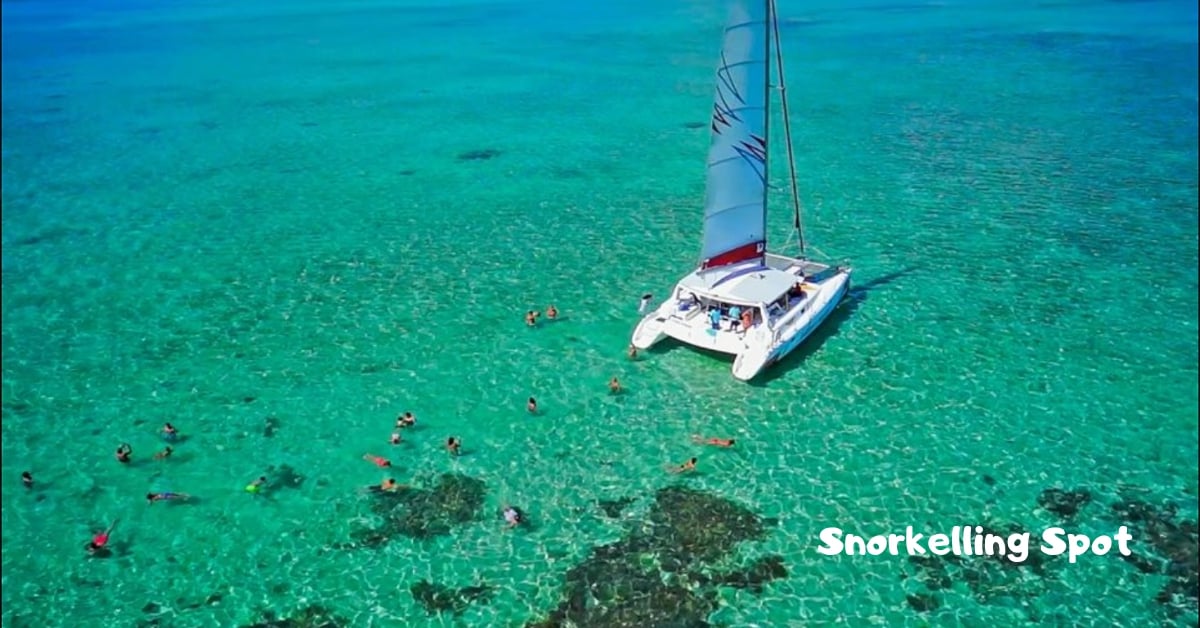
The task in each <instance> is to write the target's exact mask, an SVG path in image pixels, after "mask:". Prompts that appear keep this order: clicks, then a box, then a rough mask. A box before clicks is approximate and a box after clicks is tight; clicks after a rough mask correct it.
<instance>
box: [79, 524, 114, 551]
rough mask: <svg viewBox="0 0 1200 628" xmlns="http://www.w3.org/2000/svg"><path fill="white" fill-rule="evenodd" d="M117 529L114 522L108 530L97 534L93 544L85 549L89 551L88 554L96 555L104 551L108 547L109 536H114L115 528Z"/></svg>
mask: <svg viewBox="0 0 1200 628" xmlns="http://www.w3.org/2000/svg"><path fill="white" fill-rule="evenodd" d="M115 527H117V522H116V521H114V522H112V525H110V526H108V529H107V530H105V531H103V532H99V533H97V534H96V536H93V537H92V540H91V542H89V543H88V544H87V545H85V546H84V549H86V550H87V553H89V554H93V555H94V554H96V553H97V552H99V551H100V550H102V549H104V546H105V545H108V536H109V535H110V534H112V531H113V528H115Z"/></svg>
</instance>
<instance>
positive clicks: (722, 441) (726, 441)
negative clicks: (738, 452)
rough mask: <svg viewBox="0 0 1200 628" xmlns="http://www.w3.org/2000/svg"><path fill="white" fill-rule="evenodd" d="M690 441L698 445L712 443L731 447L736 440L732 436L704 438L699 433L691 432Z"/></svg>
mask: <svg viewBox="0 0 1200 628" xmlns="http://www.w3.org/2000/svg"><path fill="white" fill-rule="evenodd" d="M692 442H693V443H696V444H699V445H713V446H714V447H733V444H734V443H735V442H737V441H736V440H734V439H732V438H704V437H703V436H701V435H699V434H692Z"/></svg>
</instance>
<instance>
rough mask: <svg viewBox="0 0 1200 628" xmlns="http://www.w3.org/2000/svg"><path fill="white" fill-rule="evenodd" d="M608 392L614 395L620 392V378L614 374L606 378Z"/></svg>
mask: <svg viewBox="0 0 1200 628" xmlns="http://www.w3.org/2000/svg"><path fill="white" fill-rule="evenodd" d="M608 392H610V393H612V394H614V395H615V394H617V393H619V392H621V380H619V379H617V378H616V376H615V375H614V376H613V378H612V379H610V380H608Z"/></svg>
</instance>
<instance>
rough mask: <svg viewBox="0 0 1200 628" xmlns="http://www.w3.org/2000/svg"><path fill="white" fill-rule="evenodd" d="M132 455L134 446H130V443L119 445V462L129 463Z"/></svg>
mask: <svg viewBox="0 0 1200 628" xmlns="http://www.w3.org/2000/svg"><path fill="white" fill-rule="evenodd" d="M132 455H133V447H130V446H129V443H121V446H120V447H117V462H120V463H128V462H129V460H130V456H132Z"/></svg>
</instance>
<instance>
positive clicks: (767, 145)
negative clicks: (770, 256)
mask: <svg viewBox="0 0 1200 628" xmlns="http://www.w3.org/2000/svg"><path fill="white" fill-rule="evenodd" d="M763 2H764V3H765V4H766V5H767V7H766V16H765V17H766V23H765V24H763V31H765V34H766V37H763V46H764V47H765V49H764V50H763V133H762V136H763V148H764V150H763V169H762V175H763V176H762V178H763V199H762V200H763V207H762V213H763V224H764V225H766V224H767V206H768V205H769V204H770V203H768V199H770V198H771V176H770V174H771V168H770V164H771V22H772V21H774V19H775V0H763ZM776 37H778V33H776ZM775 49H776V50H779V44H778V43H776V44H775ZM767 231H769V229H764V230H763V259H764V260H765V259H766V255H767Z"/></svg>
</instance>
